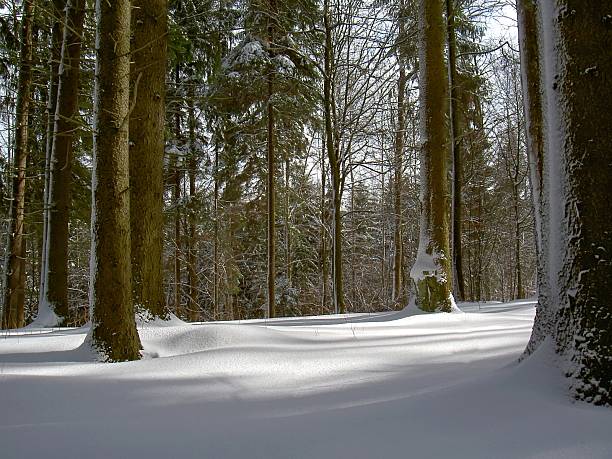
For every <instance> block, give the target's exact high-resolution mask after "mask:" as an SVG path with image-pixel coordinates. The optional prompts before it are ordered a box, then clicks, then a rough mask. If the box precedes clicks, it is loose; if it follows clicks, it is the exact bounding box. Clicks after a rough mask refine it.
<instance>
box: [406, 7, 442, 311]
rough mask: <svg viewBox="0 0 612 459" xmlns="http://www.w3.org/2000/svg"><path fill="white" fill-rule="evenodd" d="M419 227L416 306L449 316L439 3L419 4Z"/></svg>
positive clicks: (415, 270)
mask: <svg viewBox="0 0 612 459" xmlns="http://www.w3.org/2000/svg"><path fill="white" fill-rule="evenodd" d="M419 25H420V27H419V32H420V40H419V43H420V70H419V81H420V84H419V86H420V124H421V135H422V138H421V143H422V145H421V205H422V210H421V222H420V235H419V249H418V253H417V257H416V260H415V264H414V266H413V268H412V270H411V272H410V277H411V278H412V281H413V285H414V289H415V294H416V295H415V302H416V305H417V306H418V307H419V308H421V309H422V310H424V311H445V312H450V311H451V304H452V295H451V288H450V283H451V273H450V260H449V248H448V239H449V238H448V236H449V234H448V191H447V178H446V173H447V166H446V160H447V138H448V136H447V126H446V122H445V114H446V113H445V112H446V85H447V79H446V78H445V74H446V72H445V68H444V67H445V66H444V29H445V27H444V19H443V14H442V0H420V1H419Z"/></svg>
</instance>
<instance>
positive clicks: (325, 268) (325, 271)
mask: <svg viewBox="0 0 612 459" xmlns="http://www.w3.org/2000/svg"><path fill="white" fill-rule="evenodd" d="M321 143H322V147H321V202H320V209H319V212H320V215H321V242H320V244H321V247H320V251H319V252H320V259H321V313H325V311H327V298H328V296H329V293H328V287H327V283H328V279H329V264H328V259H327V256H328V254H327V227H326V225H327V199H326V194H327V188H326V182H327V171H326V168H325V156H326V148H325V145H326V141H325V140H324V139H323V141H322V142H321Z"/></svg>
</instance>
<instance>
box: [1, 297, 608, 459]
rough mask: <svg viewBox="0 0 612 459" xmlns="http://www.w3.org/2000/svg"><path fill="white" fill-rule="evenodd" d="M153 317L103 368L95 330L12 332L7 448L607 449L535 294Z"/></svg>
mask: <svg viewBox="0 0 612 459" xmlns="http://www.w3.org/2000/svg"><path fill="white" fill-rule="evenodd" d="M459 306H460V307H461V309H462V310H463V311H464V313H454V314H431V315H411V314H410V313H408V312H406V311H402V312H396V313H380V314H371V315H370V314H355V315H346V316H325V317H309V318H297V319H277V320H272V321H242V322H223V323H204V324H184V323H182V322H180V321H178V320H177V321H174V322H172V323H171V324H169V325H168V324H167V325H166V326H160V325H159V324H157V325H156V324H150V325H147V326H143V327H140V335H141V338H142V342H143V346H144V353H145V358H144V359H143V360H141V361H139V362H129V363H120V364H101V363H94V362H90V361H88V354H87V353H86V352H83V351H82V350H80V349H79V346H80V344H81V343H82V342H83V339H84V337H85V334H86V333H87V329H86V328H79V329H54V330H49V329H42V330H41V329H24V330H18V331H12V332H2V333H3V334H2V335H0V372H1V374H0V413H1V414H0V457H2V458H5V459H8V458H30V457H37V458H38V457H45V458H66V457H69V458H77V457H79V458H80V457H87V458H128V457H129V458H141V457H142V458H147V459H149V458H182V457H194V458H247V457H248V458H266V459H272V458H279V459H280V458H283V459H285V458H351V459H356V458H397V457H408V458H445V457H447V458H451V457H452V458H453V459H455V458H470V459H474V458H555V459H559V458H610V457H612V409H609V408H598V407H593V406H589V405H585V404H582V403H574V402H572V401H571V400H570V398H569V396H568V395H567V394H566V387H565V383H564V380H563V378H562V376H561V375H560V373H559V370H558V369H557V368H556V367H555V366H554V365H553V364H551V363H550V361H551V359H552V355H551V352H550V350H548V349H547V348H546V346H544V349H541V350H540V351H538V352H537V353H536V354H535V355H534V356H533V357H532V358H530V359H527V360H525V361H524V362H523V363H520V364H517V363H516V362H517V358H518V357H519V356H520V354H521V352H522V351H523V349H524V347H525V344H526V343H527V340H528V339H529V335H530V332H531V326H532V323H533V317H534V305H533V302H528V301H523V302H513V303H504V304H502V303H487V304H481V305H476V304H467V303H464V304H460V305H459Z"/></svg>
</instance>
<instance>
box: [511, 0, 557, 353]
mask: <svg viewBox="0 0 612 459" xmlns="http://www.w3.org/2000/svg"><path fill="white" fill-rule="evenodd" d="M516 9H517V13H518V32H519V47H520V52H521V77H522V78H521V83H522V88H523V109H524V112H525V122H526V137H527V156H528V158H529V180H530V184H531V195H532V202H533V214H534V231H535V246H536V256H537V285H538V304H537V307H536V316H537V318H536V320H535V323H534V327H535V328H534V331H533V333H532V334H531V338H530V340H529V343H528V344H527V348H526V350H525V353H526V354H531V353H532V352H533V351H534V350H535V349H536V348H537V347H538V346H539V345H540V343H541V342H542V340H543V339H544V338H545V337H546V336H547V335H549V334H550V330H549V329H548V326H549V325H550V321H549V320H548V318H544V316H545V315H546V314H548V313H549V312H550V307H549V296H550V292H549V287H548V277H547V274H546V273H547V271H548V267H547V266H548V263H547V260H548V256H547V255H546V254H547V252H548V247H547V245H545V243H546V240H545V238H543V237H542V236H543V234H544V233H547V231H548V230H547V218H546V217H545V215H544V213H543V212H544V210H545V209H547V198H546V196H545V193H544V116H543V100H542V99H543V97H542V96H543V95H542V83H541V75H542V70H543V69H542V67H543V66H542V64H541V53H540V48H539V38H538V37H540V36H541V35H540V30H539V25H538V9H537V3H536V1H535V0H517V2H516Z"/></svg>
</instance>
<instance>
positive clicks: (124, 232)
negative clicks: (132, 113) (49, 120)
mask: <svg viewBox="0 0 612 459" xmlns="http://www.w3.org/2000/svg"><path fill="white" fill-rule="evenodd" d="M130 10H131V4H130V1H129V0H116V1H115V2H113V3H112V4H111V3H110V2H108V1H106V0H97V1H96V20H97V30H96V74H95V98H94V155H93V156H94V157H93V163H94V171H93V178H92V193H93V196H92V201H93V203H92V256H91V278H90V307H91V321H92V324H91V331H90V339H91V345H92V347H93V348H94V350H95V351H97V353H98V354H99V356H100V358H101V359H103V360H106V361H113V362H116V361H125V360H136V359H139V358H140V353H139V349H140V339H139V337H138V332H137V331H136V322H135V320H134V308H133V305H132V278H131V275H132V274H131V271H132V269H131V268H132V267H131V261H130V186H129V161H128V155H129V149H128V142H129V139H128V125H129V96H130Z"/></svg>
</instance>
